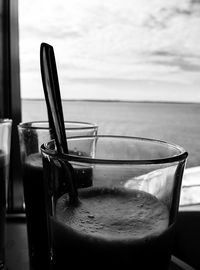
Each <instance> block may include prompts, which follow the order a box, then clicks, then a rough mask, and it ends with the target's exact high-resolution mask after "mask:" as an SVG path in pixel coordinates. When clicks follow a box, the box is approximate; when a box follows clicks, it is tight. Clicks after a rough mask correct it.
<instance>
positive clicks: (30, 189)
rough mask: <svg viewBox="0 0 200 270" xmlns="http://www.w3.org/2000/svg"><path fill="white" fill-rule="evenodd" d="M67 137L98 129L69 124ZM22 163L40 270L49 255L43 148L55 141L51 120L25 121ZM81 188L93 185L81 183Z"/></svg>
mask: <svg viewBox="0 0 200 270" xmlns="http://www.w3.org/2000/svg"><path fill="white" fill-rule="evenodd" d="M65 129H66V135H67V137H68V138H69V137H74V136H95V135H96V134H97V130H98V127H97V125H95V124H91V123H87V122H75V121H67V122H65ZM18 132H19V139H20V152H21V163H22V172H23V186H24V200H25V210H26V218H27V230H28V243H29V257H30V267H31V269H36V268H37V269H39V268H38V265H37V263H36V262H38V261H41V260H40V257H41V256H42V254H43V255H44V253H45V246H42V243H41V242H40V238H41V237H40V236H44V235H45V232H44V231H43V230H42V227H41V223H42V221H43V220H42V219H43V218H44V211H45V209H43V208H42V205H43V203H42V201H43V195H42V194H41V192H40V183H41V181H42V178H43V167H42V157H41V153H40V146H41V145H42V144H43V143H45V142H48V141H50V140H51V139H53V135H52V131H51V130H50V129H49V123H48V122H47V121H34V122H25V123H20V124H19V125H18ZM79 185H80V186H87V185H90V184H89V183H79Z"/></svg>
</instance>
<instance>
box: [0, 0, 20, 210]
mask: <svg viewBox="0 0 200 270" xmlns="http://www.w3.org/2000/svg"><path fill="white" fill-rule="evenodd" d="M0 8H1V18H0V19H1V26H0V27H1V36H0V44H1V45H0V50H1V51H0V54H1V55H0V58H1V59H2V61H1V75H0V84H1V85H0V117H1V118H10V119H12V121H13V126H12V139H11V156H10V178H9V183H8V213H12V214H13V213H22V212H24V209H23V202H24V200H23V185H22V177H21V176H22V173H21V162H20V149H19V137H18V130H17V125H18V124H19V123H20V122H21V95H20V65H19V25H18V0H0Z"/></svg>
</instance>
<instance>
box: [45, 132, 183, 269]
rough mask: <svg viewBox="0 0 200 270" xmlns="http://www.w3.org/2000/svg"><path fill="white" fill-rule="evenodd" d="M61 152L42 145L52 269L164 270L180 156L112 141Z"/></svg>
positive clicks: (176, 150) (85, 142) (101, 139)
mask: <svg viewBox="0 0 200 270" xmlns="http://www.w3.org/2000/svg"><path fill="white" fill-rule="evenodd" d="M68 147H69V153H67V154H61V153H58V152H57V150H56V146H55V142H54V141H50V142H48V143H46V144H43V145H42V146H41V151H42V155H43V166H44V182H43V183H41V186H42V188H41V190H42V191H43V193H44V198H45V201H44V202H43V203H44V204H45V207H46V230H47V232H48V245H49V246H48V252H49V264H50V265H51V267H52V269H67V268H68V266H73V267H74V269H76V268H77V267H78V265H81V268H83V269H86V268H87V269H105V268H106V269H120V268H121V269H139V270H141V269H142V270H143V269H145V270H146V269H162V270H166V269H168V267H169V264H170V258H171V254H172V246H173V239H174V229H175V225H176V218H177V213H178V208H179V199H180V188H181V181H182V176H183V172H184V167H185V162H186V159H187V155H188V154H187V152H186V151H185V150H184V149H183V148H182V147H180V146H177V145H173V144H170V143H167V142H164V141H159V140H154V139H147V138H137V137H125V136H112V135H110V136H106V135H105V136H104V135H102V136H91V137H74V138H70V139H68ZM79 178H80V179H83V178H89V179H90V181H89V182H90V183H91V186H89V187H79V186H78V184H77V183H78V182H79V181H80V179H79ZM76 191H77V193H78V196H77V193H76ZM44 226H45V223H44Z"/></svg>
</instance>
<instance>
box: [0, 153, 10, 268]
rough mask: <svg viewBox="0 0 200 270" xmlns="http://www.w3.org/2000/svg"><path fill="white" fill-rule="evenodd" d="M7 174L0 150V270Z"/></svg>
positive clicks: (4, 158) (0, 265) (3, 154)
mask: <svg viewBox="0 0 200 270" xmlns="http://www.w3.org/2000/svg"><path fill="white" fill-rule="evenodd" d="M7 174H8V165H7V158H6V155H5V153H4V152H3V151H2V150H0V269H4V266H5V221H6V190H7V188H6V180H7Z"/></svg>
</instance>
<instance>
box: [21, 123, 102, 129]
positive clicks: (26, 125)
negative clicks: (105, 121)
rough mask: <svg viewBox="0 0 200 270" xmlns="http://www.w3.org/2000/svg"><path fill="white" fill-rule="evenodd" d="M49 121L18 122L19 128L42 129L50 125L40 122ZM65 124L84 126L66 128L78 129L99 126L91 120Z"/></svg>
mask: <svg viewBox="0 0 200 270" xmlns="http://www.w3.org/2000/svg"><path fill="white" fill-rule="evenodd" d="M46 123H49V121H30V122H21V123H19V124H18V127H19V128H23V129H25V128H29V129H33V130H34V129H41V130H49V127H48V126H46V127H45V126H37V125H39V124H46ZM64 123H65V124H77V125H82V126H77V127H76V126H75V127H65V129H66V130H77V129H91V128H98V126H97V125H96V124H93V123H89V122H82V121H64ZM32 124H36V126H32Z"/></svg>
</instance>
